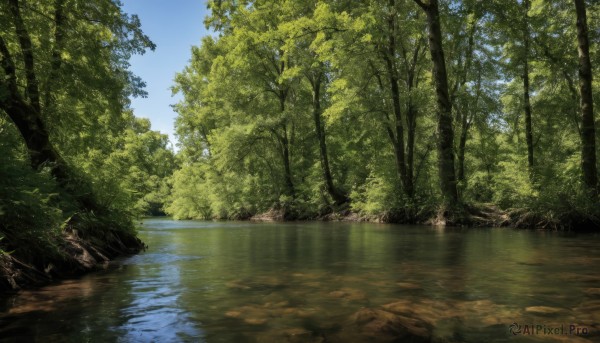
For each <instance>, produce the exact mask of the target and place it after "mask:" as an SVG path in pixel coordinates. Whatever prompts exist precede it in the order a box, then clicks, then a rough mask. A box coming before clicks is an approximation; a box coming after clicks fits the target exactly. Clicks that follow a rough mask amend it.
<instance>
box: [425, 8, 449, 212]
mask: <svg viewBox="0 0 600 343" xmlns="http://www.w3.org/2000/svg"><path fill="white" fill-rule="evenodd" d="M415 2H416V3H417V4H418V5H419V6H421V7H422V8H423V9H424V10H425V13H426V14H427V26H428V31H429V51H430V53H431V60H432V62H433V79H434V82H435V89H436V96H437V107H438V113H437V131H438V140H437V150H438V172H439V178H440V189H441V192H442V197H443V201H444V203H445V205H455V204H456V203H457V202H458V201H459V197H458V191H457V187H456V172H455V170H454V131H453V128H452V104H451V102H450V96H449V92H448V75H447V73H446V61H445V59H444V50H443V45H442V30H441V25H440V13H439V6H438V1H437V0H430V1H429V4H425V3H423V1H422V0H415Z"/></svg>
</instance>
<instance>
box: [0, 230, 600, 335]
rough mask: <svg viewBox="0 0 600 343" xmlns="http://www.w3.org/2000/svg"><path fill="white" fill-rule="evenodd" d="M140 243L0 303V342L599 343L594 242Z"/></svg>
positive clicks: (337, 238)
mask: <svg viewBox="0 0 600 343" xmlns="http://www.w3.org/2000/svg"><path fill="white" fill-rule="evenodd" d="M140 237H141V238H142V239H143V240H144V241H145V242H146V243H147V244H148V245H149V249H148V250H147V251H146V252H144V253H141V254H139V255H136V256H132V257H129V258H124V259H121V260H119V261H117V262H116V263H114V265H113V266H112V267H111V268H108V269H107V270H106V271H102V272H97V273H93V274H91V275H87V276H85V277H82V278H80V279H77V280H70V281H65V282H62V283H59V284H55V285H51V286H48V287H45V288H42V289H39V290H35V291H25V292H21V293H20V294H18V295H17V296H13V297H10V298H9V299H0V341H1V342H353V341H354V342H362V341H376V340H379V341H394V339H396V338H398V337H404V338H405V339H406V337H409V336H402V335H404V334H405V333H404V331H402V330H403V329H402V330H400V329H398V327H397V326H394V325H395V324H393V322H394V321H396V319H395V318H402V320H403V322H404V323H407V322H409V323H413V324H414V326H416V329H415V328H414V327H413V329H414V330H416V331H419V330H421V331H419V332H421V333H422V332H426V334H427V335H428V336H430V337H432V339H433V340H434V341H439V342H546V341H547V342H600V273H599V271H600V235H567V234H559V233H549V232H540V231H515V230H510V229H436V228H431V227H425V226H401V225H383V224H367V223H312V222H308V223H304V222H299V223H284V224H282V223H252V222H203V221H172V220H169V219H148V220H145V221H144V222H143V224H142V226H141V228H140ZM365 311H371V312H365ZM365 313H367V315H366V316H367V317H368V318H367V319H365ZM373 313H375V314H377V315H373ZM381 315H383V317H382V318H379V317H377V316H381ZM397 315H400V317H395V316H397ZM373 316H374V317H373ZM407 318H408V319H407ZM390 323H392V324H390ZM414 330H413V331H410V332H414ZM577 333H579V334H578V335H577Z"/></svg>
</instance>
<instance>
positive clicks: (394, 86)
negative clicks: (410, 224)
mask: <svg viewBox="0 0 600 343" xmlns="http://www.w3.org/2000/svg"><path fill="white" fill-rule="evenodd" d="M394 9H395V0H389V10H390V14H389V17H388V45H387V51H385V52H383V56H384V59H385V65H386V71H387V74H388V81H389V83H390V92H391V96H392V110H393V112H394V127H393V129H392V130H393V134H392V135H391V136H390V139H391V140H392V144H393V147H394V156H395V160H396V170H397V172H398V176H399V177H400V181H401V183H402V188H403V189H404V193H405V194H406V195H407V196H408V197H409V198H411V197H412V196H413V194H412V193H413V192H412V185H409V183H408V180H407V176H406V158H405V156H404V125H403V123H402V107H401V105H400V87H399V85H398V68H397V67H396V61H395V58H396V14H395V12H394Z"/></svg>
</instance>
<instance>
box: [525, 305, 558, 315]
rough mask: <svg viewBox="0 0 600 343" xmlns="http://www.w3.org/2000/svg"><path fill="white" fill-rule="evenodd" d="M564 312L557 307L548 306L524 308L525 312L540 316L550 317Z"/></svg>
mask: <svg viewBox="0 0 600 343" xmlns="http://www.w3.org/2000/svg"><path fill="white" fill-rule="evenodd" d="M564 311H565V310H564V309H562V308H558V307H550V306H529V307H526V308H525V312H529V313H534V314H541V315H551V314H557V313H560V312H564Z"/></svg>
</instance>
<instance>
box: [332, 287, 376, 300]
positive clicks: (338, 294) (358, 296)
mask: <svg viewBox="0 0 600 343" xmlns="http://www.w3.org/2000/svg"><path fill="white" fill-rule="evenodd" d="M329 296H330V297H333V298H340V299H345V300H364V299H366V298H367V295H366V294H365V292H363V291H361V290H359V289H354V288H347V287H345V288H342V289H340V290H337V291H333V292H330V293H329Z"/></svg>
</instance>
